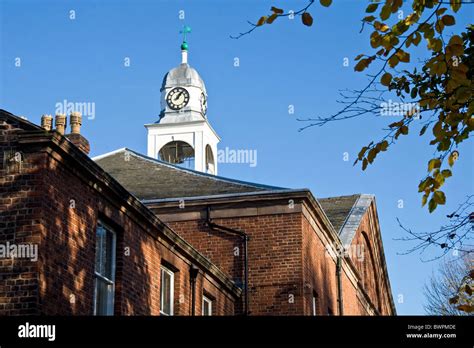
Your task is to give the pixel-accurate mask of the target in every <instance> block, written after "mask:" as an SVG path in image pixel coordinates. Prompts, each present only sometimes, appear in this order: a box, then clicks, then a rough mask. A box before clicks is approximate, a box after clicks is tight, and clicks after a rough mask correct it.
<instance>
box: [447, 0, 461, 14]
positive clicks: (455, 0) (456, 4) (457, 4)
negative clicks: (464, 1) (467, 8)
mask: <svg viewBox="0 0 474 348" xmlns="http://www.w3.org/2000/svg"><path fill="white" fill-rule="evenodd" d="M449 3H450V5H451V9H452V10H453V11H454V12H458V11H459V9H460V8H461V0H450V1H449Z"/></svg>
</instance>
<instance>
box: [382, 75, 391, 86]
mask: <svg viewBox="0 0 474 348" xmlns="http://www.w3.org/2000/svg"><path fill="white" fill-rule="evenodd" d="M391 81H392V74H390V73H388V72H387V73H385V74H383V76H382V78H381V79H380V82H381V83H382V85H384V86H390V82H391Z"/></svg>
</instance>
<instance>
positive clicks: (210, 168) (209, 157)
mask: <svg viewBox="0 0 474 348" xmlns="http://www.w3.org/2000/svg"><path fill="white" fill-rule="evenodd" d="M206 173H208V174H216V164H215V162H214V154H213V153H212V149H211V147H210V146H209V145H206Z"/></svg>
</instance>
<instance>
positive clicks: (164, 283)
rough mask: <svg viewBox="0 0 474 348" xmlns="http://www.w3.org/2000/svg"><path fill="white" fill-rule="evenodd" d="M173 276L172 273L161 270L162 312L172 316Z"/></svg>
mask: <svg viewBox="0 0 474 348" xmlns="http://www.w3.org/2000/svg"><path fill="white" fill-rule="evenodd" d="M172 292H173V275H172V273H170V271H167V270H165V269H162V270H161V312H162V313H164V314H167V315H172V312H173V310H172V308H173V294H172Z"/></svg>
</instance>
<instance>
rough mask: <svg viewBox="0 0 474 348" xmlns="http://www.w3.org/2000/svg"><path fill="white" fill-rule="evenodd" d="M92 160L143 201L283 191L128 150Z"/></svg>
mask: <svg viewBox="0 0 474 348" xmlns="http://www.w3.org/2000/svg"><path fill="white" fill-rule="evenodd" d="M126 159H128V160H126ZM93 160H94V161H95V162H96V163H97V164H98V165H99V166H101V167H102V169H104V170H105V171H106V172H107V173H109V174H110V175H111V176H112V177H113V178H114V179H116V180H117V181H118V182H120V184H122V185H123V186H124V187H125V188H126V189H127V190H128V191H129V192H130V193H132V194H133V195H134V196H136V197H138V198H139V199H141V200H147V199H162V198H182V197H197V196H210V195H219V194H232V193H246V192H260V191H273V190H282V189H284V188H281V187H275V186H268V185H260V184H255V183H250V182H245V181H240V180H233V179H229V178H224V177H221V176H215V175H210V174H205V173H201V172H198V171H195V170H191V169H185V168H181V167H179V166H176V165H172V164H169V163H166V162H163V161H160V160H157V159H154V158H151V157H148V156H145V155H142V154H140V153H137V152H135V151H133V150H130V149H127V148H123V149H119V150H116V151H113V152H110V153H107V154H104V155H101V156H97V157H94V158H93Z"/></svg>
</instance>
